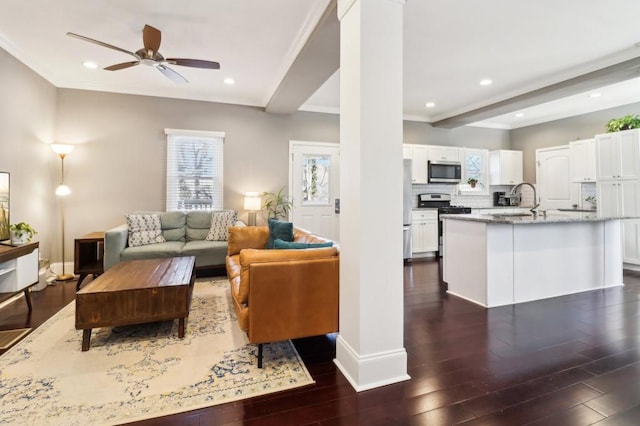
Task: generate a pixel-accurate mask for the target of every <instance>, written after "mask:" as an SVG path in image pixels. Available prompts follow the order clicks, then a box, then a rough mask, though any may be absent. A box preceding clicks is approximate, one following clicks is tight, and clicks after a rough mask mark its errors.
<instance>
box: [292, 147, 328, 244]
mask: <svg viewBox="0 0 640 426" xmlns="http://www.w3.org/2000/svg"><path fill="white" fill-rule="evenodd" d="M289 153H290V156H289V159H290V164H289V188H291V194H290V195H291V197H292V201H293V207H292V208H291V218H292V221H293V223H294V224H295V226H297V227H299V228H304V229H306V230H308V231H311V232H313V233H314V234H317V235H320V236H321V237H324V238H328V239H330V240H333V241H336V242H337V241H338V238H339V236H340V214H339V209H340V204H339V203H340V201H339V200H340V192H339V191H340V149H339V145H338V144H329V143H319V142H301V141H291V142H290V143H289Z"/></svg>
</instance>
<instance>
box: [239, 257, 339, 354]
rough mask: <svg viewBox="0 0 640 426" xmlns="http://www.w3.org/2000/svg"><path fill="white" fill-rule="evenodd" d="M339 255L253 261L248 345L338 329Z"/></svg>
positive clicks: (314, 334) (319, 333)
mask: <svg viewBox="0 0 640 426" xmlns="http://www.w3.org/2000/svg"><path fill="white" fill-rule="evenodd" d="M339 265H340V261H339V257H337V256H334V257H329V258H318V259H308V260H297V261H296V260H293V261H281V262H270V263H253V264H252V265H251V267H250V280H251V288H250V290H249V291H250V293H249V309H248V311H249V330H248V333H247V334H248V336H249V341H250V342H251V343H267V342H277V341H280V340H287V339H296V338H302V337H309V336H318V335H321V334H326V333H333V332H336V331H338V326H339V320H338V314H339V304H340V301H339V299H340V294H339V293H340V288H339V281H340V278H339V275H340V271H339Z"/></svg>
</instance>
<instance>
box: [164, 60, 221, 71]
mask: <svg viewBox="0 0 640 426" xmlns="http://www.w3.org/2000/svg"><path fill="white" fill-rule="evenodd" d="M165 61H167V62H168V63H170V64H172V65H181V66H183V67H194V68H207V69H210V70H219V69H220V64H219V63H218V62H213V61H203V60H200V59H178V58H169V59H165Z"/></svg>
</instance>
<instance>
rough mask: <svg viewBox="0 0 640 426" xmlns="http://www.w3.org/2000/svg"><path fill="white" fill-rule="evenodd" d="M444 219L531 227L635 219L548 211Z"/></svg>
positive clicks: (471, 215) (461, 216)
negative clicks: (543, 224)
mask: <svg viewBox="0 0 640 426" xmlns="http://www.w3.org/2000/svg"><path fill="white" fill-rule="evenodd" d="M440 217H442V218H445V219H455V220H467V221H472V222H484V223H499V224H511V225H531V224H540V223H568V222H599V221H605V220H620V219H637V218H636V217H602V216H600V215H598V213H597V212H589V213H585V212H577V211H572V212H564V211H557V210H552V211H548V212H547V214H546V217H545V216H544V215H543V214H542V213H538V214H536V215H533V214H531V213H528V214H524V213H515V214H509V213H496V214H445V215H441V216H440Z"/></svg>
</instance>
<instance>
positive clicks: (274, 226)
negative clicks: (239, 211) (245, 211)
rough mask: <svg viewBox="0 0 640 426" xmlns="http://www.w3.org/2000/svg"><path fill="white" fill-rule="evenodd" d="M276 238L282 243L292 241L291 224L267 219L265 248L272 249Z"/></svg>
mask: <svg viewBox="0 0 640 426" xmlns="http://www.w3.org/2000/svg"><path fill="white" fill-rule="evenodd" d="M276 238H279V239H281V240H282V241H288V242H291V241H293V223H291V222H282V221H280V220H276V219H269V241H267V246H266V247H265V248H268V249H272V248H274V246H273V244H274V242H275V240H276Z"/></svg>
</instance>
